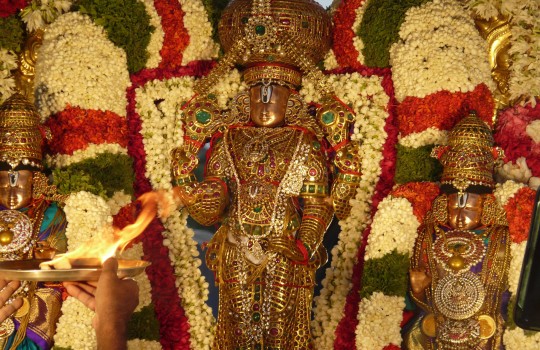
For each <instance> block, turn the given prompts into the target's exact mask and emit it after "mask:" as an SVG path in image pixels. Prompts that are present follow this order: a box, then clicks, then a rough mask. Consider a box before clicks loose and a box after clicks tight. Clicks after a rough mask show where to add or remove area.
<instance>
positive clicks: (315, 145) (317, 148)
mask: <svg viewBox="0 0 540 350" xmlns="http://www.w3.org/2000/svg"><path fill="white" fill-rule="evenodd" d="M323 118H324V115H323ZM313 149H315V150H316V151H318V150H320V149H321V144H320V143H319V141H313Z"/></svg>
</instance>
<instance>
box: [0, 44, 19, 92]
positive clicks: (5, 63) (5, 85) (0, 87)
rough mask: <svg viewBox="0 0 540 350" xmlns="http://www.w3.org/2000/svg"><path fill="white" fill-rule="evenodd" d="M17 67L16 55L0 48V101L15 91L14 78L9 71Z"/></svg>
mask: <svg viewBox="0 0 540 350" xmlns="http://www.w3.org/2000/svg"><path fill="white" fill-rule="evenodd" d="M16 68H17V55H15V53H13V52H11V51H8V50H5V49H2V48H0V103H2V102H4V101H5V100H7V99H8V98H9V97H10V96H11V95H12V94H13V93H14V92H15V79H13V76H12V75H11V71H12V70H13V69H16Z"/></svg>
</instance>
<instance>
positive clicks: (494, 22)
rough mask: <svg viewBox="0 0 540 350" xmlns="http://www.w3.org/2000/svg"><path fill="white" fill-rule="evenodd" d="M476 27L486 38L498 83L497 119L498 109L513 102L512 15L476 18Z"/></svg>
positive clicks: (492, 75)
mask: <svg viewBox="0 0 540 350" xmlns="http://www.w3.org/2000/svg"><path fill="white" fill-rule="evenodd" d="M474 21H475V23H476V28H477V29H478V31H479V32H480V35H481V36H482V38H484V39H486V41H487V43H488V48H489V64H490V66H491V77H492V78H493V80H494V81H495V83H496V84H497V91H495V93H494V96H493V97H494V99H495V111H494V113H493V121H494V122H495V121H496V116H497V111H498V110H501V109H504V108H506V107H508V106H509V105H511V104H512V102H511V101H510V92H509V82H508V81H509V78H510V65H511V61H510V55H509V54H508V50H509V49H510V38H511V36H512V33H511V31H510V16H505V15H502V14H499V15H498V16H497V17H492V18H489V19H487V20H486V19H483V18H480V17H476V18H475V19H474Z"/></svg>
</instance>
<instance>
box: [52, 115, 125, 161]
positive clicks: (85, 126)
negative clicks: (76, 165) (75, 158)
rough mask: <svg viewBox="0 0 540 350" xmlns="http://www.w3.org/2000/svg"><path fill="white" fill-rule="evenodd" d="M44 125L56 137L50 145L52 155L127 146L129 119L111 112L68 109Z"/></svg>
mask: <svg viewBox="0 0 540 350" xmlns="http://www.w3.org/2000/svg"><path fill="white" fill-rule="evenodd" d="M45 125H46V126H48V127H49V128H50V130H51V133H52V135H53V142H51V143H50V144H49V145H48V147H49V149H50V151H51V153H52V154H68V155H72V154H73V152H75V151H77V150H82V149H85V148H87V147H88V145H89V144H102V143H117V144H119V145H120V146H122V147H127V144H128V130H127V124H126V118H123V117H121V116H119V115H118V114H116V113H113V112H111V111H100V110H97V111H96V110H91V109H81V108H78V107H74V108H73V107H69V106H68V107H66V109H64V110H63V111H62V112H59V113H56V114H55V115H53V116H52V117H51V118H49V119H47V121H46V122H45Z"/></svg>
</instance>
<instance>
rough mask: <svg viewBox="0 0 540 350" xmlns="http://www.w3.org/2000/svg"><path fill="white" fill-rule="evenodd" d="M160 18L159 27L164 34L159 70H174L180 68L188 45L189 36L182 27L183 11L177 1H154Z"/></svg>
mask: <svg viewBox="0 0 540 350" xmlns="http://www.w3.org/2000/svg"><path fill="white" fill-rule="evenodd" d="M154 6H155V8H156V11H157V13H158V14H159V16H160V17H161V27H162V28H163V31H164V32H165V38H164V39H163V47H162V48H161V51H160V54H161V62H160V64H159V66H158V68H160V69H175V68H179V67H180V66H182V62H183V60H182V57H183V52H184V49H185V48H186V47H187V46H188V43H189V40H190V38H189V34H188V31H187V29H186V27H185V25H184V14H185V13H184V11H183V10H182V6H181V5H180V3H179V2H178V0H157V1H154Z"/></svg>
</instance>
